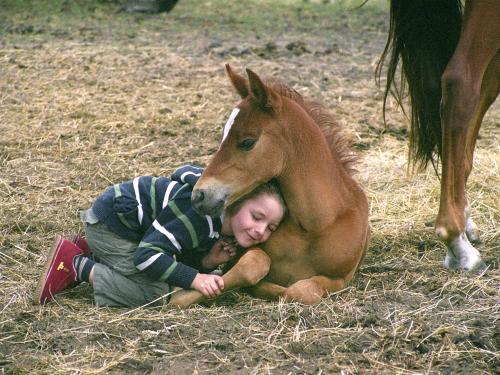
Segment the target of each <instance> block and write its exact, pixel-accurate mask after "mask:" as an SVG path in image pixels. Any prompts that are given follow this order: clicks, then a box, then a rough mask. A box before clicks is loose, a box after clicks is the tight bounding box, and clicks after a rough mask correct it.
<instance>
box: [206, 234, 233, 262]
mask: <svg viewBox="0 0 500 375" xmlns="http://www.w3.org/2000/svg"><path fill="white" fill-rule="evenodd" d="M236 250H237V243H236V241H235V240H226V239H223V240H219V241H217V242H216V243H215V244H214V245H213V246H212V248H211V249H210V251H209V252H208V254H207V255H205V257H204V258H203V260H202V266H203V268H206V269H213V268H215V267H217V266H218V265H220V264H223V263H226V262H228V261H229V260H231V258H233V257H234V256H235V255H236Z"/></svg>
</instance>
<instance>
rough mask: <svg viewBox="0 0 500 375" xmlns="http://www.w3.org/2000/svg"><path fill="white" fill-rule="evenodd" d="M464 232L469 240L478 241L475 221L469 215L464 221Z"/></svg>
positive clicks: (477, 229)
mask: <svg viewBox="0 0 500 375" xmlns="http://www.w3.org/2000/svg"><path fill="white" fill-rule="evenodd" d="M465 234H466V235H467V238H468V239H469V241H470V242H473V243H479V242H480V239H479V228H478V227H477V225H476V223H474V221H473V220H472V219H471V218H470V217H469V218H467V220H466V221H465Z"/></svg>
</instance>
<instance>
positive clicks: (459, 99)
mask: <svg viewBox="0 0 500 375" xmlns="http://www.w3.org/2000/svg"><path fill="white" fill-rule="evenodd" d="M386 58H389V64H388V69H387V84H386V89H385V97H384V116H385V104H386V100H387V96H388V94H389V92H390V90H391V87H392V86H393V84H394V83H395V76H396V71H397V67H398V63H399V61H400V60H401V61H402V69H401V73H402V77H403V80H404V81H403V82H405V81H406V83H407V84H408V92H409V94H410V95H409V98H410V104H411V106H412V110H411V133H410V154H409V156H410V159H413V161H414V162H415V163H416V164H417V165H419V166H420V167H425V166H426V165H427V164H428V163H429V162H431V163H432V164H433V166H434V168H435V169H436V171H437V164H438V163H439V160H441V161H442V176H441V198H440V206H439V213H438V216H437V219H436V224H435V226H436V234H437V235H438V236H439V237H440V238H441V239H442V240H443V241H444V242H445V243H446V245H447V247H448V254H447V255H446V258H445V260H444V265H445V266H446V267H448V268H460V269H465V270H475V269H477V270H482V269H484V267H485V266H484V263H483V262H482V261H481V258H480V255H479V252H478V251H477V250H476V249H475V248H474V247H473V246H472V245H471V243H470V242H469V240H471V241H477V240H478V239H479V236H478V230H477V227H476V225H475V224H474V222H473V221H472V219H471V218H470V208H469V205H468V203H467V199H466V196H465V185H466V182H467V179H468V177H469V174H470V172H471V170H472V159H473V153H474V147H475V145H476V139H477V135H478V132H479V128H480V126H481V122H482V120H483V116H484V114H485V113H486V111H487V110H488V108H489V107H490V105H491V104H492V103H493V102H494V101H495V99H496V97H497V95H498V92H499V90H500V1H498V0H480V1H479V0H477V1H473V0H471V1H466V2H465V8H464V9H462V4H461V1H460V0H439V1H435V0H418V1H417V0H412V1H406V0H392V1H391V9H390V29H389V36H388V40H387V44H386V47H385V50H384V52H383V54H382V57H381V59H380V61H379V64H378V66H377V76H378V77H379V78H380V74H381V69H382V66H383V63H384V60H385V59H386ZM404 86H405V85H404V84H403V85H401V86H399V88H401V87H402V88H404ZM403 91H404V90H403ZM393 92H394V93H395V94H396V98H397V101H398V103H399V104H401V103H402V96H403V94H404V93H403V92H402V90H399V89H398V88H397V87H396V88H395V90H394V91H393Z"/></svg>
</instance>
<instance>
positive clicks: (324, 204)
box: [278, 104, 352, 231]
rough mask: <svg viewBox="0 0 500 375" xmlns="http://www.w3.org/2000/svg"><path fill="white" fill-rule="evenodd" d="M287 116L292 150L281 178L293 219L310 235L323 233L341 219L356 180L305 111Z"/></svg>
mask: <svg viewBox="0 0 500 375" xmlns="http://www.w3.org/2000/svg"><path fill="white" fill-rule="evenodd" d="M295 106H296V107H298V108H292V110H291V111H290V112H289V113H284V115H285V121H287V124H286V126H287V127H288V131H289V138H290V145H291V147H290V149H288V150H287V152H286V157H287V160H286V163H285V167H284V169H283V171H282V173H281V174H280V175H279V176H278V180H279V182H280V186H281V187H282V190H283V194H284V197H285V199H286V201H287V204H288V207H289V212H290V218H291V219H292V220H294V221H296V222H297V223H298V224H299V225H300V226H301V227H302V228H303V229H305V230H307V231H315V230H321V229H323V228H325V227H327V226H328V225H329V224H330V223H332V222H333V221H335V219H336V218H337V217H338V215H340V214H341V213H342V212H343V211H344V210H345V209H346V208H347V207H348V204H349V201H350V200H351V199H352V193H351V192H350V187H351V185H352V179H351V177H350V176H349V175H348V174H347V172H346V171H345V170H344V168H343V166H342V164H341V162H340V160H339V159H338V157H337V156H336V155H333V154H332V152H331V151H330V147H329V145H328V144H327V142H326V139H325V137H324V136H323V133H322V132H321V130H320V128H319V127H318V126H317V125H316V124H315V123H314V121H313V120H312V118H311V117H310V116H309V115H308V114H307V112H305V110H304V109H302V108H301V107H299V106H298V105H297V104H295Z"/></svg>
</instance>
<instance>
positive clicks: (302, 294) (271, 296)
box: [249, 276, 346, 305]
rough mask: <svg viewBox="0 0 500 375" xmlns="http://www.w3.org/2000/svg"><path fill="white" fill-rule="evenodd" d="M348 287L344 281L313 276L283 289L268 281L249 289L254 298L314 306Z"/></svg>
mask: <svg viewBox="0 0 500 375" xmlns="http://www.w3.org/2000/svg"><path fill="white" fill-rule="evenodd" d="M345 285H346V281H345V280H344V279H331V278H329V277H326V276H313V277H310V278H309V279H304V280H299V281H296V282H295V283H293V284H292V285H290V286H289V287H283V286H280V285H277V284H274V283H271V282H268V281H265V280H263V281H261V282H259V283H258V284H257V285H255V286H253V287H251V288H249V291H250V293H251V294H252V296H254V297H257V298H262V299H266V300H271V301H276V300H278V299H280V298H283V299H284V300H285V301H286V302H299V303H303V304H305V305H314V304H317V303H319V302H320V301H321V299H322V298H323V297H325V296H326V295H327V294H328V293H333V292H337V291H339V290H341V289H342V288H344V287H345Z"/></svg>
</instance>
